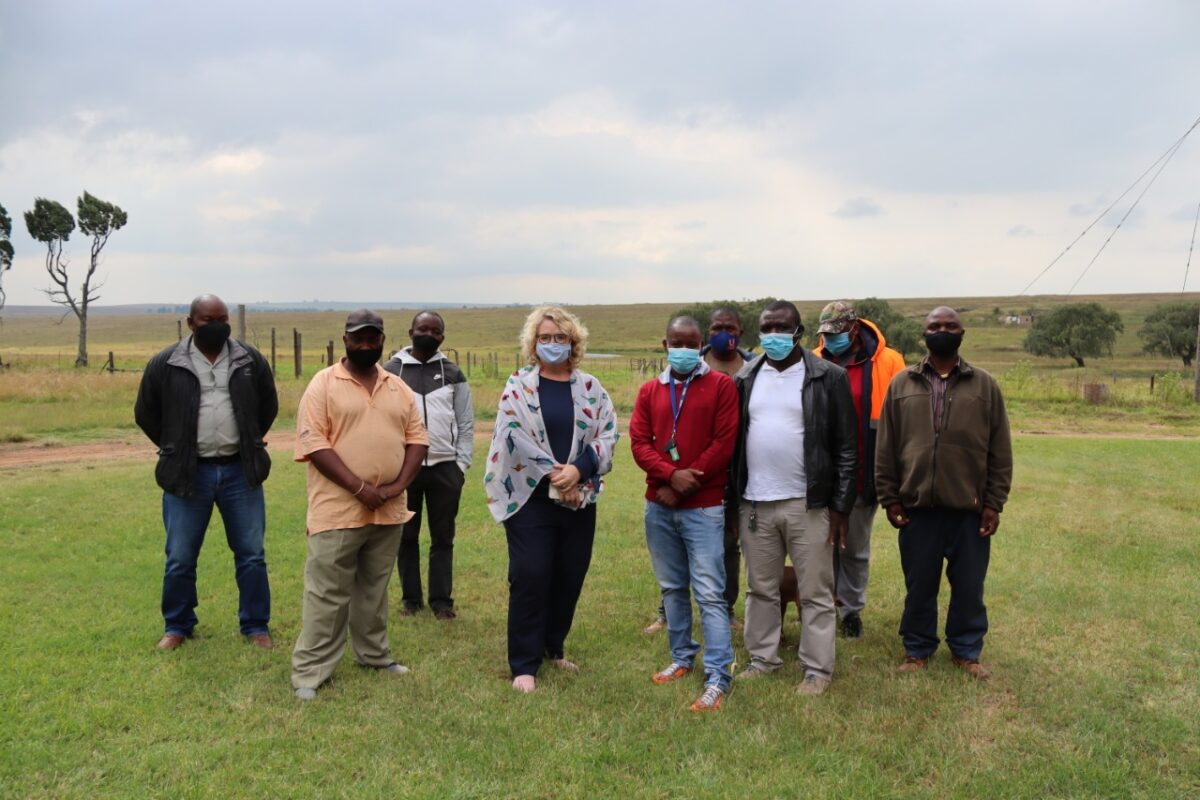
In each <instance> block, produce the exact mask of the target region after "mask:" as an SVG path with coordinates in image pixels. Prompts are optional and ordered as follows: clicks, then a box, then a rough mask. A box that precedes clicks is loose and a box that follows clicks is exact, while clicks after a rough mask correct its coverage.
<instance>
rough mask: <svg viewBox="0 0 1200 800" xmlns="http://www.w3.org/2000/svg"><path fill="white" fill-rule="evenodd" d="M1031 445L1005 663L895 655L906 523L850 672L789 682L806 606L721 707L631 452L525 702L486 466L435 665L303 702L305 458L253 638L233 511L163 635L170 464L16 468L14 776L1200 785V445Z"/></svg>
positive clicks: (419, 629) (966, 791) (2, 529)
mask: <svg viewBox="0 0 1200 800" xmlns="http://www.w3.org/2000/svg"><path fill="white" fill-rule="evenodd" d="M1016 447H1017V475H1016V485H1015V487H1014V491H1013V501H1012V503H1011V505H1010V506H1009V509H1008V511H1007V512H1006V513H1005V515H1004V517H1003V526H1002V528H1001V530H1000V533H999V534H998V538H997V539H996V542H995V546H994V549H993V559H992V570H991V574H990V576H989V585H988V601H989V607H990V612H991V617H992V632H991V633H990V635H989V637H988V643H987V648H986V650H985V661H987V662H988V663H989V664H991V665H992V666H993V667H994V669H995V672H996V677H995V678H994V679H993V680H992V681H991V682H990V683H989V684H987V685H976V684H974V683H972V682H970V681H969V680H968V679H966V678H965V677H964V676H962V675H961V674H959V673H958V672H957V671H956V670H954V669H953V668H952V667H951V665H950V664H949V657H948V656H947V655H946V653H945V651H944V650H942V651H940V652H939V654H938V657H937V658H936V659H935V662H934V663H933V665H932V668H931V669H930V670H928V671H927V672H926V673H925V674H920V675H915V676H898V675H896V674H894V673H893V667H894V665H895V663H896V662H897V659H898V657H899V656H900V647H899V641H898V637H897V636H896V633H895V630H896V626H897V622H898V619H899V614H900V609H901V602H902V594H903V586H902V580H901V575H900V572H899V566H898V560H897V554H896V549H895V544H894V542H895V537H894V534H893V533H892V531H891V530H890V529H888V528H887V527H886V524H885V523H884V522H883V521H882V519H881V520H880V521H879V525H878V526H877V527H876V538H875V549H874V559H873V560H874V566H873V575H872V585H871V591H870V603H869V606H868V610H867V612H866V613H865V615H864V619H865V624H866V636H865V638H863V639H862V640H860V641H857V642H853V643H846V642H844V641H839V646H838V672H837V676H836V679H835V682H834V685H833V687H832V689H831V691H830V692H829V693H828V694H827V695H826V696H824V697H822V698H817V699H815V700H814V699H808V698H801V697H799V696H797V695H796V694H795V692H794V687H795V685H796V683H797V682H798V680H799V674H798V669H797V668H796V666H795V660H796V657H795V653H794V648H795V645H796V643H797V641H798V625H797V623H796V621H795V620H794V619H793V618H791V617H794V611H793V612H792V614H791V617H790V618H789V624H788V625H787V626H786V627H785V637H786V639H787V641H786V650H787V652H786V654H785V658H786V661H787V664H788V666H787V668H785V669H784V670H783V671H781V672H780V673H779V674H778V675H777V676H776V677H773V678H771V679H768V680H766V681H763V682H761V683H755V684H753V685H751V686H747V687H740V686H739V687H735V690H734V692H733V693H732V694H731V696H730V698H729V700H728V702H727V703H726V706H725V708H724V709H723V710H722V711H721V712H720V713H718V714H716V715H710V716H696V715H693V714H690V713H688V712H687V711H686V706H687V704H688V703H689V702H690V701H691V700H692V699H693V695H695V694H697V693H698V692H699V689H700V683H699V679H698V678H697V679H696V680H686V681H682V682H680V683H679V684H672V685H668V686H665V687H659V686H654V685H652V684H651V683H650V681H649V676H650V673H651V672H652V671H654V670H655V669H656V668H659V667H661V666H662V665H663V664H664V663H666V660H667V653H666V644H665V641H664V639H663V638H662V636H661V635H660V636H658V637H657V638H648V637H645V636H643V635H642V634H641V633H640V628H641V626H642V624H644V623H645V622H646V621H647V619H648V617H649V616H650V614H651V613H652V611H653V608H654V607H655V605H656V602H657V591H656V589H655V586H654V582H653V579H652V576H651V574H650V569H649V565H648V559H647V556H646V553H645V545H644V541H643V538H642V531H641V501H640V499H639V496H640V491H641V477H640V474H639V473H638V472H637V470H636V467H635V466H634V465H633V463H632V459H630V458H629V456H628V452H627V450H625V449H624V448H622V452H621V456H620V458H619V459H618V461H617V464H616V467H615V470H614V473H613V476H612V480H611V481H610V491H609V494H608V495H607V496H606V497H605V498H604V499H603V500H602V506H601V509H600V515H599V520H600V523H599V530H598V534H597V547H596V554H595V559H594V562H593V567H592V571H591V573H590V575H589V578H588V582H587V585H586V586H585V589H584V594H583V598H582V600H581V604H580V610H579V613H578V616H577V618H576V625H575V630H574V632H573V633H572V635H571V637H570V639H569V640H568V652H569V655H571V657H573V658H575V659H577V660H578V661H579V662H580V663H581V664H582V666H583V670H582V672H581V673H580V674H578V675H575V676H567V675H563V674H555V673H552V672H551V673H546V674H544V678H545V679H544V681H543V682H542V688H541V690H540V691H539V692H538V693H537V694H535V695H532V696H528V697H525V696H518V695H516V694H515V693H513V692H512V690H511V689H510V688H509V686H508V681H507V679H506V665H505V658H504V653H505V645H504V624H505V623H504V619H505V593H506V586H505V564H506V555H505V546H504V537H503V534H502V531H501V529H500V528H499V527H498V526H496V525H494V524H493V523H492V522H491V521H490V518H488V517H487V515H486V512H485V510H484V504H483V501H482V493H481V490H480V486H479V482H478V480H474V479H473V480H471V481H469V483H468V491H467V494H466V496H465V498H464V502H463V512H462V515H461V517H460V533H459V537H458V547H457V549H456V554H457V565H456V597H457V600H458V603H459V605H460V608H461V616H460V618H459V619H458V620H456V621H454V622H452V623H440V622H437V621H435V620H433V619H432V617H430V616H428V615H425V616H421V617H418V618H413V619H408V618H401V617H399V616H398V615H393V618H392V620H391V623H390V630H391V636H392V644H393V648H394V650H395V652H396V655H397V656H398V657H399V658H400V659H401V660H402V661H404V662H405V663H407V664H409V665H410V666H411V667H412V668H413V673H412V674H410V675H407V676H403V677H399V678H395V677H392V676H387V677H384V676H380V675H376V674H374V673H372V674H366V673H365V672H364V671H362V670H360V669H358V668H356V667H355V666H354V665H353V663H352V661H351V659H350V657H349V655H348V656H347V658H346V660H345V661H344V663H343V664H342V666H341V668H340V670H339V672H338V673H337V675H336V676H335V679H334V682H333V683H332V685H331V686H329V687H328V688H327V689H325V690H323V691H322V693H321V694H320V696H319V698H318V700H317V702H315V703H311V704H304V705H301V704H299V703H297V702H296V701H295V700H293V698H292V697H291V689H290V685H289V678H288V676H289V654H290V645H291V643H292V642H293V641H294V638H295V636H296V633H297V630H298V627H299V622H300V619H299V613H300V596H301V576H302V567H303V561H304V552H305V551H304V534H303V528H304V488H303V477H302V470H301V469H300V468H299V467H298V466H297V465H294V464H291V463H289V462H287V461H286V460H285V458H283V457H280V458H279V459H278V460H277V463H278V467H279V468H278V470H277V472H276V473H275V474H274V475H273V476H272V478H271V480H270V481H269V482H268V484H267V487H268V491H267V497H268V514H269V533H268V558H269V564H270V568H271V575H272V584H273V586H272V588H273V593H274V607H275V608H274V619H273V623H272V624H273V629H274V633H275V635H276V639H277V641H278V642H279V644H280V647H279V648H278V649H277V650H275V651H274V652H271V653H263V652H261V651H258V650H255V649H254V648H251V647H250V646H248V645H246V644H244V643H243V642H242V641H241V639H240V637H239V636H238V633H237V624H236V610H237V592H236V587H235V585H234V582H233V574H232V568H231V559H230V556H229V553H228V550H227V549H226V547H225V545H224V543H223V541H222V536H221V529H220V527H219V524H214V526H213V528H212V529H211V530H210V541H209V542H208V545H207V547H206V548H205V550H204V553H203V555H202V558H201V564H200V592H201V605H200V608H199V609H198V612H199V614H200V617H201V623H200V626H199V628H198V630H197V637H196V638H195V639H194V640H193V641H191V642H189V643H188V644H187V645H185V646H184V647H183V648H182V649H181V650H179V651H178V652H176V653H171V654H163V653H158V652H156V651H155V650H154V649H153V643H154V641H155V640H156V639H157V637H158V635H159V633H160V627H161V621H160V619H159V617H158V613H157V609H158V592H159V587H160V581H161V570H162V537H163V535H162V530H161V522H160V518H159V497H160V495H159V493H158V492H157V491H156V490H155V488H154V486H153V483H152V479H151V475H150V464H149V463H148V462H142V461H132V462H123V463H122V462H118V463H114V464H108V465H105V464H80V465H72V466H62V467H52V466H47V467H38V468H27V469H24V470H21V471H19V472H7V473H4V480H5V487H6V491H5V492H4V494H3V496H2V497H0V520H3V522H2V524H0V546H2V547H3V550H4V553H5V555H4V558H3V559H2V560H0V607H2V608H3V609H4V614H3V615H0V651H2V652H3V663H4V664H5V667H6V668H5V669H4V671H3V672H2V673H0V718H3V720H4V725H3V732H2V733H0V754H2V755H0V786H2V787H3V789H2V791H3V793H4V794H5V795H6V796H10V797H141V796H164V795H171V796H183V797H208V796H219V797H225V796H231V797H265V796H287V797H317V796H338V797H352V796H353V797H379V796H393V797H583V796H591V797H610V796H622V797H624V796H628V797H672V796H680V795H699V796H711V797H743V796H764V797H776V796H782V795H785V794H789V795H790V794H793V793H796V792H802V793H803V794H806V795H812V796H818V797H819V796H833V795H840V796H849V797H929V796H949V797H972V796H975V797H996V798H1000V797H1011V798H1029V797H1170V798H1174V797H1185V796H1195V795H1196V793H1197V792H1198V791H1200V723H1198V716H1197V714H1196V708H1197V707H1198V706H1200V689H1198V687H1197V683H1196V675H1197V673H1198V670H1200V656H1198V653H1200V634H1198V633H1197V628H1196V626H1195V619H1196V618H1197V614H1198V612H1200V608H1198V607H1197V606H1198V602H1197V598H1198V597H1200V591H1198V590H1200V579H1198V578H1197V576H1196V573H1195V569H1194V566H1195V564H1196V563H1197V559H1198V558H1200V539H1198V538H1197V536H1196V535H1195V534H1196V532H1197V527H1196V518H1197V514H1200V500H1198V499H1197V494H1196V492H1195V490H1194V487H1193V485H1192V484H1193V482H1194V476H1195V475H1196V474H1198V473H1200V448H1198V447H1197V445H1196V444H1195V443H1194V442H1190V441H1175V442H1162V441H1153V442H1142V441H1129V440H1097V441H1087V440H1083V439H1070V438H1056V439H1044V438H1037V437H1018V439H1017V442H1016ZM474 477H475V478H477V477H478V475H475V476H474ZM942 600H943V604H944V602H945V597H943V598H942ZM391 605H392V608H393V610H394V609H396V608H398V597H395V596H394V597H393V598H392V603H391ZM943 607H944V606H943ZM738 656H739V659H741V660H744V658H745V654H744V651H742V650H741V649H740V643H739V649H738Z"/></svg>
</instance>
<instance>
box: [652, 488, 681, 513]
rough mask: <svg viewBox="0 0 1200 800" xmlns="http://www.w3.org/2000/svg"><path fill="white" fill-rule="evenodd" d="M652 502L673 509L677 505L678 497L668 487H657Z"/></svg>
mask: <svg viewBox="0 0 1200 800" xmlns="http://www.w3.org/2000/svg"><path fill="white" fill-rule="evenodd" d="M654 500H655V502H657V503H659V504H660V505H664V506H666V507H667V508H674V507H675V506H677V505H679V495H678V494H676V493H675V490H674V489H672V488H671V487H670V486H660V487H658V491H656V492H655V493H654Z"/></svg>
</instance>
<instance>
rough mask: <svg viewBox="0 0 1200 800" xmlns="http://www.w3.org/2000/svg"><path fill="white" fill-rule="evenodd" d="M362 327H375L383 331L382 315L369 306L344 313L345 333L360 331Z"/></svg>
mask: <svg viewBox="0 0 1200 800" xmlns="http://www.w3.org/2000/svg"><path fill="white" fill-rule="evenodd" d="M363 328H375V329H377V330H378V331H379V332H380V333H383V317H381V316H379V315H378V314H376V313H375V312H374V311H372V310H371V309H369V308H360V309H359V310H358V311H351V312H350V313H349V314H347V315H346V333H354V332H355V331H361V330H362V329H363Z"/></svg>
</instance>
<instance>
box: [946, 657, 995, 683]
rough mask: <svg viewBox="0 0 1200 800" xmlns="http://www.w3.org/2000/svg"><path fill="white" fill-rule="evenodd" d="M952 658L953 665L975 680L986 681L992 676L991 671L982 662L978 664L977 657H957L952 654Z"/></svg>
mask: <svg viewBox="0 0 1200 800" xmlns="http://www.w3.org/2000/svg"><path fill="white" fill-rule="evenodd" d="M952 660H953V661H954V666H956V667H958V668H959V669H961V670H962V671H963V672H965V673H967V674H968V675H970V676H971V677H972V678H974V679H975V680H977V681H986V680H987V679H988V678H990V677H992V671H991V670H990V669H988V668H987V667H985V666H984V665H983V664H980V663H979V659H977V658H959V657H958V656H954V658H953V659H952Z"/></svg>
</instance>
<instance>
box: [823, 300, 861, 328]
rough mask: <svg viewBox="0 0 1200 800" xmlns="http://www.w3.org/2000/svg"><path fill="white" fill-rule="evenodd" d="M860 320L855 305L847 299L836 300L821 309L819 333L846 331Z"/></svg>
mask: <svg viewBox="0 0 1200 800" xmlns="http://www.w3.org/2000/svg"><path fill="white" fill-rule="evenodd" d="M856 320H858V315H857V314H855V313H854V306H852V305H851V304H850V302H849V301H847V300H834V301H833V302H832V303H830V304H829V305H827V306H825V307H824V308H822V309H821V315H820V316H819V317H818V318H817V333H845V332H846V331H848V330H850V326H851V325H853V324H854V322H855V321H856Z"/></svg>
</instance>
